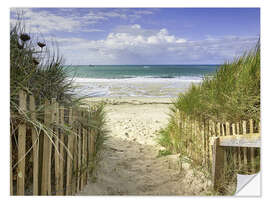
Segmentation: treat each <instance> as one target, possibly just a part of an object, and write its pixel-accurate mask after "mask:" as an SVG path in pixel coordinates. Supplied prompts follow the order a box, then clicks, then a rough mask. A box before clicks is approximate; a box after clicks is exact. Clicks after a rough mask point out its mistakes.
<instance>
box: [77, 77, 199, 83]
mask: <svg viewBox="0 0 270 203" xmlns="http://www.w3.org/2000/svg"><path fill="white" fill-rule="evenodd" d="M73 81H74V82H75V83H175V82H190V83H192V82H193V83H199V82H201V81H202V77H196V76H182V77H175V78H153V77H147V76H146V77H135V78H119V79H108V78H74V79H73Z"/></svg>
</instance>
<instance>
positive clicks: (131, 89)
mask: <svg viewBox="0 0 270 203" xmlns="http://www.w3.org/2000/svg"><path fill="white" fill-rule="evenodd" d="M201 81H202V78H200V77H178V78H153V77H136V78H123V79H101V78H74V79H73V82H74V85H75V86H77V89H76V91H75V92H74V93H76V94H77V95H79V96H89V97H118V96H131V97H132V96H134V97H136V96H143V97H172V96H173V97H175V96H177V95H178V93H179V92H183V91H185V90H186V89H188V87H189V86H190V85H191V84H192V83H196V84H198V83H200V82H201Z"/></svg>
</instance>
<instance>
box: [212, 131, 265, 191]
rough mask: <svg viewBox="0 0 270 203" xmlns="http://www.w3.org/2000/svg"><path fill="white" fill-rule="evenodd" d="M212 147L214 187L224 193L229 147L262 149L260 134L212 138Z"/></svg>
mask: <svg viewBox="0 0 270 203" xmlns="http://www.w3.org/2000/svg"><path fill="white" fill-rule="evenodd" d="M210 145H211V146H212V157H213V160H212V185H213V189H214V190H215V191H224V189H223V188H224V183H223V182H222V181H224V179H225V177H224V175H225V171H224V170H225V167H224V163H225V162H224V157H225V154H224V153H225V150H226V148H227V147H249V148H251V149H254V148H260V147H261V137H260V134H259V133H253V134H248V135H236V136H223V137H211V138H210Z"/></svg>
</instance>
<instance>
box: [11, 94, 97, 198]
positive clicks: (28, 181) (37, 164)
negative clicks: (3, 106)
mask: <svg viewBox="0 0 270 203" xmlns="http://www.w3.org/2000/svg"><path fill="white" fill-rule="evenodd" d="M18 96H19V97H18V99H19V104H18V106H19V108H18V109H19V110H18V112H17V113H18V114H20V115H24V117H29V118H31V119H30V121H29V122H26V121H25V120H22V119H17V121H12V122H17V123H18V125H16V128H13V129H11V142H10V161H11V162H10V164H11V165H10V194H11V195H73V194H75V193H76V192H78V191H80V190H81V189H82V188H83V187H84V186H85V185H86V184H87V179H88V177H89V176H90V175H91V174H90V170H88V168H89V166H90V165H91V164H93V163H92V161H93V156H94V153H95V137H96V131H95V130H94V128H92V127H90V126H89V125H88V123H89V121H90V111H89V110H88V109H85V108H75V107H73V108H71V107H69V108H66V107H64V106H62V105H59V104H58V103H57V102H56V100H55V99H52V100H51V101H48V100H47V101H45V103H44V104H43V105H39V106H37V105H36V101H35V99H34V97H33V96H32V95H27V94H26V93H25V92H24V91H20V92H19V95H18ZM42 106H43V107H44V108H43V109H42V110H40V108H41V107H42ZM12 113H14V112H11V114H12Z"/></svg>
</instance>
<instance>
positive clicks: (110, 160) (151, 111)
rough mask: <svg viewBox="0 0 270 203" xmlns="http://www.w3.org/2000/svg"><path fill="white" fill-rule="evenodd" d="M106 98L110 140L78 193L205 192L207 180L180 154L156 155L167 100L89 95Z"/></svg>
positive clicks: (166, 108)
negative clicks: (181, 163)
mask: <svg viewBox="0 0 270 203" xmlns="http://www.w3.org/2000/svg"><path fill="white" fill-rule="evenodd" d="M101 100H103V101H105V102H106V103H107V105H106V109H105V110H106V113H107V128H108V130H109V136H108V139H107V140H106V141H105V143H104V146H103V148H102V149H101V151H100V152H99V154H98V158H99V162H98V165H97V168H96V170H95V178H92V181H90V182H91V183H90V184H88V185H87V186H86V187H85V188H84V189H83V191H81V192H80V193H79V194H77V195H205V194H206V191H207V190H208V189H209V188H208V186H207V185H208V184H209V181H207V180H205V179H202V178H201V177H198V176H195V175H194V173H193V172H194V171H193V170H192V169H190V166H189V165H188V164H183V165H182V167H181V166H180V164H179V161H178V156H179V155H177V154H176V155H169V156H162V157H158V152H159V150H161V149H163V148H162V146H160V145H159V144H158V143H157V137H158V131H159V130H160V128H162V127H165V126H166V124H167V122H168V117H169V116H168V113H169V106H170V103H171V101H172V99H170V98H134V97H130V98H128V97H126V98H91V99H87V101H88V102H99V101H101Z"/></svg>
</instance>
